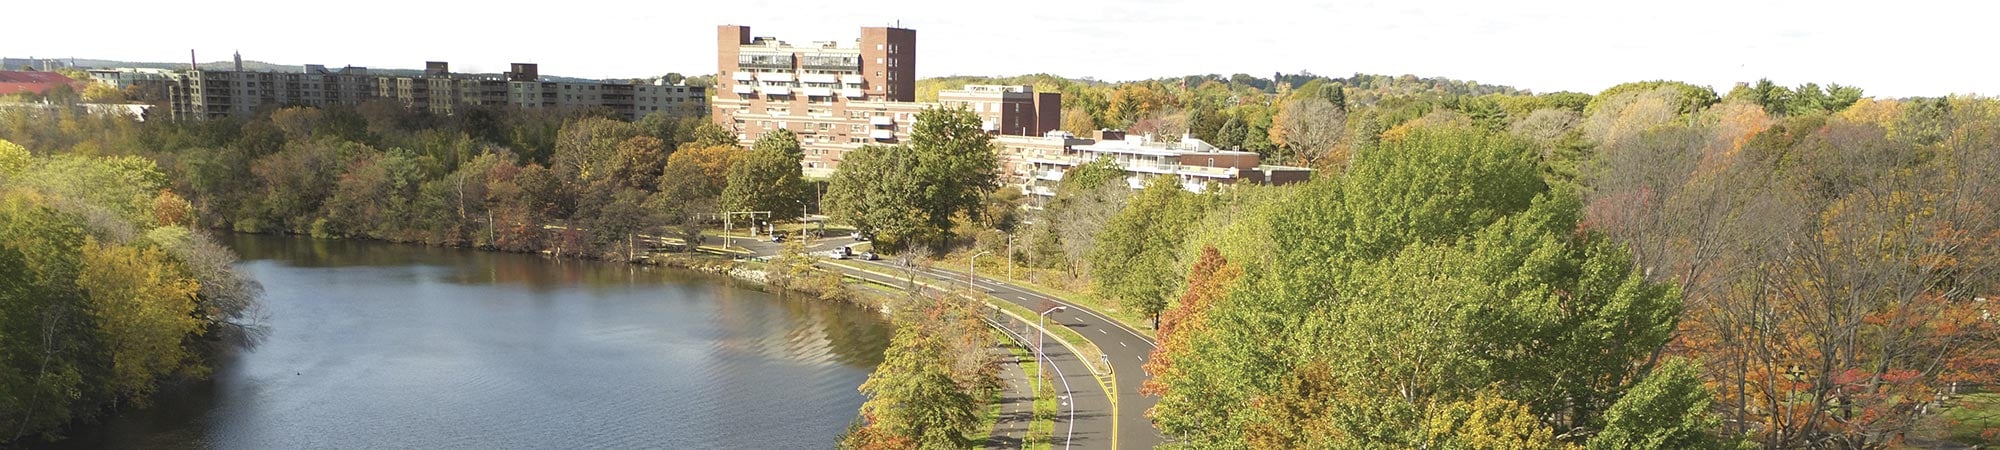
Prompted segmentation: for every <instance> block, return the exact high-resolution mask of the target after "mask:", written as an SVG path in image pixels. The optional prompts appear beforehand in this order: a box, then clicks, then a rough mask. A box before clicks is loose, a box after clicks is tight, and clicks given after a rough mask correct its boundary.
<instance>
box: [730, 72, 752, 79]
mask: <svg viewBox="0 0 2000 450" xmlns="http://www.w3.org/2000/svg"><path fill="white" fill-rule="evenodd" d="M729 78H730V79H734V80H736V81H750V80H753V79H756V75H754V74H751V73H750V72H742V71H738V72H736V73H735V74H733V75H730V76H729Z"/></svg>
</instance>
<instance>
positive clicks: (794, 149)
mask: <svg viewBox="0 0 2000 450" xmlns="http://www.w3.org/2000/svg"><path fill="white" fill-rule="evenodd" d="M758 150H774V151H777V152H778V153H782V154H784V155H785V156H790V157H791V158H792V159H800V160H802V159H805V150H803V149H800V148H799V135H798V133H793V132H792V130H789V129H784V128H779V129H777V130H773V131H771V132H769V133H764V136H763V137H759V138H757V142H756V143H754V144H751V146H750V151H758Z"/></svg>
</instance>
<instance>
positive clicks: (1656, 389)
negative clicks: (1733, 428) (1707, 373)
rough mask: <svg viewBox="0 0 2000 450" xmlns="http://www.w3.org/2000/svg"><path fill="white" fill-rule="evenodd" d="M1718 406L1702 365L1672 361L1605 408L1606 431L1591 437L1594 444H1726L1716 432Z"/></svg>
mask: <svg viewBox="0 0 2000 450" xmlns="http://www.w3.org/2000/svg"><path fill="white" fill-rule="evenodd" d="M1714 406H1715V394H1714V393H1713V392H1709V390H1708V387H1707V386H1703V385H1702V380H1701V371H1700V369H1699V368H1698V367H1696V366H1695V364H1694V363H1692V362H1689V361H1687V360H1683V359H1678V358H1676V359H1671V360H1668V361H1667V362H1666V363H1665V364H1662V365H1660V366H1659V367H1656V368H1654V369H1653V372H1652V373H1650V374H1646V379H1645V380H1644V381H1640V382H1639V383H1638V384H1637V385H1634V386H1632V389H1631V390H1630V391H1627V392H1626V393H1625V395H1624V397H1621V398H1619V399H1618V402H1617V403H1613V404H1612V405H1611V408H1610V409H1607V410H1605V412H1604V426H1603V430H1602V431H1599V432H1598V433H1597V435H1596V436H1592V437H1591V438H1590V448H1591V449H1594V450H1609V449H1621V450H1667V449H1712V448H1720V447H1721V444H1720V443H1718V442H1717V441H1716V439H1715V436H1714V432H1715V431H1716V430H1719V429H1721V426H1722V420H1721V419H1720V418H1717V417H1716V416H1715V412H1714V411H1713V410H1712V409H1710V408H1712V407H1714Z"/></svg>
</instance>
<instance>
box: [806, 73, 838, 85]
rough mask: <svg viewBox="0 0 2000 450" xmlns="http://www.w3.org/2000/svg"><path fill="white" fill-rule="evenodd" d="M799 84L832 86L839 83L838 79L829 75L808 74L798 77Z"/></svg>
mask: <svg viewBox="0 0 2000 450" xmlns="http://www.w3.org/2000/svg"><path fill="white" fill-rule="evenodd" d="M799 82H801V83H826V84H833V83H839V82H840V77H838V76H835V75H834V74H830V73H808V74H803V75H799Z"/></svg>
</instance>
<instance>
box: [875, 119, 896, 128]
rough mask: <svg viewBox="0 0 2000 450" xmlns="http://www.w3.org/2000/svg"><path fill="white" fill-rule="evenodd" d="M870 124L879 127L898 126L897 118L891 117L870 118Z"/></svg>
mask: <svg viewBox="0 0 2000 450" xmlns="http://www.w3.org/2000/svg"><path fill="white" fill-rule="evenodd" d="M868 124H870V125H874V126H878V127H886V126H893V125H895V124H896V118H894V117H889V116H875V117H870V118H868Z"/></svg>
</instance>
